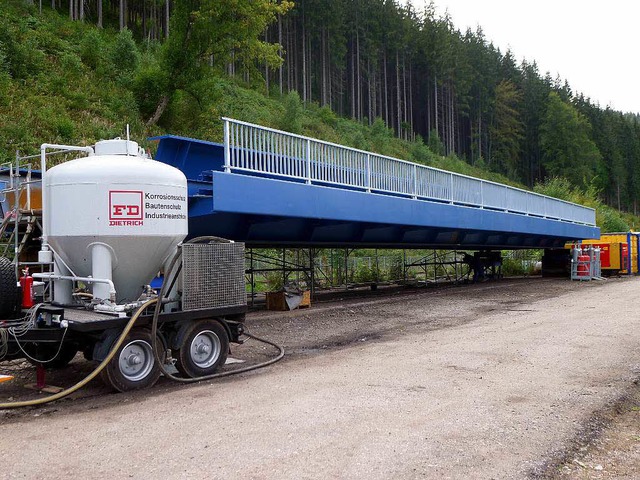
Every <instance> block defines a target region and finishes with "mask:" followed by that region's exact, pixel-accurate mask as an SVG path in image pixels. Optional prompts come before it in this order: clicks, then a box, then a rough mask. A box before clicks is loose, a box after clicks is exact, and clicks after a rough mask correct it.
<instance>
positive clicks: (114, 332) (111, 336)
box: [91, 328, 122, 362]
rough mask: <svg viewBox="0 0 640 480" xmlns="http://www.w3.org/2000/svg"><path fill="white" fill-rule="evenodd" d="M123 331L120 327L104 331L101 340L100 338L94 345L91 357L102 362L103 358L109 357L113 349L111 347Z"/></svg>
mask: <svg viewBox="0 0 640 480" xmlns="http://www.w3.org/2000/svg"><path fill="white" fill-rule="evenodd" d="M121 333H122V330H120V329H118V328H110V329H108V330H105V331H104V332H102V335H100V340H98V341H97V342H96V343H95V345H94V346H93V352H92V354H91V359H92V360H97V361H98V362H101V361H102V360H104V359H105V358H107V355H108V354H109V352H110V351H111V347H112V346H113V344H114V343H115V341H116V340H117V339H118V337H119V336H120V334H121Z"/></svg>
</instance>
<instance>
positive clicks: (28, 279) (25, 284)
mask: <svg viewBox="0 0 640 480" xmlns="http://www.w3.org/2000/svg"><path fill="white" fill-rule="evenodd" d="M20 287H22V308H31V307H33V277H32V276H31V275H29V269H28V268H25V269H24V270H23V271H22V277H20Z"/></svg>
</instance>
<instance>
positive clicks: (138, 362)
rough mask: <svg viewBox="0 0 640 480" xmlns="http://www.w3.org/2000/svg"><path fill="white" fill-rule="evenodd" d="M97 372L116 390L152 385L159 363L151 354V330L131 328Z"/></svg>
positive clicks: (121, 390)
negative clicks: (102, 368)
mask: <svg viewBox="0 0 640 480" xmlns="http://www.w3.org/2000/svg"><path fill="white" fill-rule="evenodd" d="M101 376H102V380H103V382H104V383H105V384H106V385H107V386H109V387H111V388H113V389H114V390H117V391H118V392H128V391H130V390H140V389H143V388H147V387H151V386H153V385H154V384H155V383H156V382H157V381H158V378H160V367H159V366H158V362H156V360H155V355H154V354H153V347H152V342H151V332H150V331H149V330H147V329H144V328H135V329H133V330H131V331H130V332H129V334H128V335H127V336H126V337H125V339H124V342H122V345H121V346H120V348H119V349H118V351H117V352H116V353H115V355H114V357H113V358H112V359H111V361H110V362H109V363H108V364H107V366H106V367H105V368H104V370H102V372H101Z"/></svg>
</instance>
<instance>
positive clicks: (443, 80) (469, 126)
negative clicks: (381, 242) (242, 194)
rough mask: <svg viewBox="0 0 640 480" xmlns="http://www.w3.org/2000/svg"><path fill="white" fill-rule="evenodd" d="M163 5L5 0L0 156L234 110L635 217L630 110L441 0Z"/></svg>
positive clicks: (197, 128)
mask: <svg viewBox="0 0 640 480" xmlns="http://www.w3.org/2000/svg"><path fill="white" fill-rule="evenodd" d="M168 2H169V0H145V1H144V2H133V1H131V0H129V1H128V2H127V1H124V0H52V1H50V2H49V1H44V2H35V1H25V0H4V1H3V8H2V9H0V117H1V118H2V122H1V124H0V158H1V159H2V160H3V161H4V160H9V159H11V158H12V156H13V155H15V151H16V150H20V151H23V152H28V153H31V151H32V149H33V148H34V147H36V146H37V145H38V144H39V143H41V142H43V141H48V142H65V143H68V142H74V143H76V142H79V143H84V142H86V143H91V142H93V141H95V140H96V139H99V138H106V137H112V136H115V135H119V134H122V132H123V130H124V125H125V124H126V123H129V124H130V125H131V127H132V134H133V135H134V136H136V137H137V138H144V137H146V136H149V135H153V134H157V133H162V132H171V133H176V134H184V135H189V136H195V137H201V138H208V139H213V140H220V137H221V123H220V121H219V117H220V116H222V115H226V116H232V117H235V118H239V119H242V120H248V121H252V122H257V123H262V124H265V125H269V126H273V127H277V128H282V129H286V130H289V131H293V132H299V133H305V134H309V135H312V136H316V137H320V138H323V139H326V140H330V141H335V142H339V143H345V144H348V145H352V146H355V147H359V148H364V149H372V150H375V151H379V152H381V153H383V154H387V155H392V156H396V157H400V158H407V159H411V160H413V161H417V162H420V163H425V164H430V165H434V166H437V167H439V168H445V169H448V170H454V171H457V172H461V173H466V174H470V175H475V176H480V177H484V178H490V179H494V180H497V181H502V182H506V183H512V184H520V185H522V184H524V185H528V186H529V187H533V186H535V185H537V184H541V185H542V186H538V187H536V188H538V189H542V190H544V189H546V191H551V190H557V191H558V193H557V196H560V197H562V198H566V199H569V200H574V201H576V200H583V201H581V203H585V202H586V203H588V204H590V205H592V206H595V207H597V208H598V209H599V210H598V211H599V215H598V216H599V222H600V223H601V224H603V225H604V224H606V225H608V226H607V227H605V228H606V229H611V228H613V227H614V226H615V227H616V228H614V229H616V230H621V229H622V228H618V227H623V226H626V225H627V224H633V223H634V219H632V218H631V217H624V220H623V219H622V217H620V216H619V215H618V214H617V213H616V212H615V211H614V210H613V209H610V208H609V209H607V208H605V205H610V206H612V207H616V208H618V209H621V210H626V211H631V212H636V210H637V203H638V198H640V123H639V118H638V115H635V114H623V113H621V112H616V111H613V110H611V109H609V108H602V107H600V106H599V105H596V104H594V103H593V102H591V101H590V100H589V98H588V97H585V96H584V95H583V94H575V93H574V92H572V90H571V88H570V86H569V85H568V84H566V82H563V81H562V80H561V79H553V78H551V77H550V76H549V75H543V74H541V72H539V71H538V69H537V66H536V64H535V62H533V61H525V62H522V63H520V64H518V63H517V62H516V60H515V59H514V57H513V55H512V54H511V53H510V52H501V51H500V50H498V49H496V48H495V47H494V46H493V45H492V44H491V43H490V42H489V41H487V39H486V38H485V37H484V35H483V33H482V31H481V30H478V31H476V32H471V31H467V32H459V31H457V30H455V28H454V27H453V25H452V22H451V19H450V18H448V17H446V16H445V17H438V16H437V15H436V14H435V9H434V7H433V5H431V6H429V7H427V8H426V9H425V10H424V11H416V10H415V8H414V7H413V6H411V5H410V4H408V5H406V6H402V5H400V4H399V3H398V2H397V1H395V0H298V1H296V2H295V5H293V3H291V2H287V1H278V0H229V1H228V2H219V1H216V0H185V1H184V2H174V1H171V2H170V3H168ZM348 118H350V119H351V120H348ZM549 179H551V180H549ZM562 179H565V180H562ZM558 182H560V183H561V184H562V188H557V186H558ZM578 197H580V198H578ZM602 212H608V213H606V214H605V213H602ZM602 222H604V223H602Z"/></svg>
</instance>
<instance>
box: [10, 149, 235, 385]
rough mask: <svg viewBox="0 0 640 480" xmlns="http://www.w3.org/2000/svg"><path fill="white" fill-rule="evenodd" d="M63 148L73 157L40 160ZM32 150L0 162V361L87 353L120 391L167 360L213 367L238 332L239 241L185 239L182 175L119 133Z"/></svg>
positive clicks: (185, 367) (181, 366) (186, 370)
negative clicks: (12, 161) (20, 160)
mask: <svg viewBox="0 0 640 480" xmlns="http://www.w3.org/2000/svg"><path fill="white" fill-rule="evenodd" d="M61 153H64V154H66V155H70V154H71V155H74V156H79V158H75V159H72V160H69V161H66V162H64V163H60V164H58V165H55V166H53V167H51V168H47V163H48V161H50V156H51V155H54V154H61ZM38 157H39V160H40V171H39V172H38V171H37V170H35V169H34V170H33V171H32V170H31V168H30V166H29V167H26V166H20V165H16V166H15V167H14V166H13V165H11V166H10V167H7V168H5V169H4V170H0V187H2V186H3V184H4V188H3V192H4V193H5V195H4V197H3V198H4V203H3V204H2V205H3V207H4V208H3V212H2V214H3V223H2V229H3V230H2V232H0V233H4V237H5V238H10V239H11V242H9V243H11V244H10V245H7V248H6V252H8V254H7V256H3V257H0V360H8V359H15V358H25V359H27V360H28V361H30V362H31V363H34V364H36V365H38V366H39V368H40V369H42V367H43V366H44V367H47V368H59V367H63V366H65V365H66V364H67V363H68V362H70V361H71V360H72V359H73V358H74V357H75V355H76V354H77V353H78V352H83V354H84V356H85V358H87V359H88V360H93V361H96V362H100V365H99V366H98V368H97V369H96V371H94V372H97V371H99V375H100V376H101V378H102V379H103V380H104V382H105V383H106V384H107V385H109V386H110V387H112V388H113V389H115V390H118V391H127V390H134V389H141V388H146V387H149V386H151V385H153V384H154V383H155V382H156V381H157V380H158V378H159V376H160V375H161V372H162V371H164V372H165V373H166V370H165V367H164V365H165V364H166V363H168V362H169V361H171V363H174V364H175V367H176V368H177V370H178V371H179V372H180V374H181V377H183V378H191V379H194V378H201V377H205V376H211V375H213V374H215V372H216V371H217V370H218V369H219V367H220V366H221V365H223V364H224V363H225V360H226V358H227V353H228V350H229V343H230V342H235V343H241V342H242V340H241V337H243V334H244V333H245V332H244V328H243V323H242V322H243V320H244V317H245V313H246V310H247V305H246V292H245V281H244V245H243V244H242V243H235V242H231V241H228V240H224V239H220V238H215V237H203V238H198V239H192V240H189V241H185V238H187V236H188V212H187V211H188V187H187V179H186V177H185V175H184V174H183V173H182V172H181V171H180V170H178V169H176V168H174V167H171V166H169V165H166V164H164V163H161V162H157V161H154V160H152V159H151V158H150V156H149V155H148V154H146V153H145V152H144V150H143V149H141V148H140V147H139V146H138V144H137V143H136V142H133V141H130V140H129V139H127V140H122V139H113V140H105V141H100V142H98V143H96V144H95V146H93V147H75V146H66V145H52V144H44V145H42V147H41V153H40V155H39V156H34V157H32V158H33V160H34V161H35V162H37V159H38ZM24 158H28V157H24ZM3 172H4V178H3ZM37 177H40V178H37ZM0 198H2V197H0ZM11 203H13V205H11ZM37 233H41V236H40V237H39V239H37ZM34 239H35V240H39V242H38V243H39V244H36V246H35V249H34V251H33V252H32V255H31V256H32V258H31V259H29V258H28V257H29V245H30V244H33V243H34V241H35V240H34ZM32 248H33V246H32ZM7 257H12V258H7ZM27 260H31V261H27ZM29 271H30V272H31V273H29ZM152 279H154V281H153V282H152ZM97 374H98V373H95V375H97ZM95 375H94V376H95ZM91 378H93V377H91Z"/></svg>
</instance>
